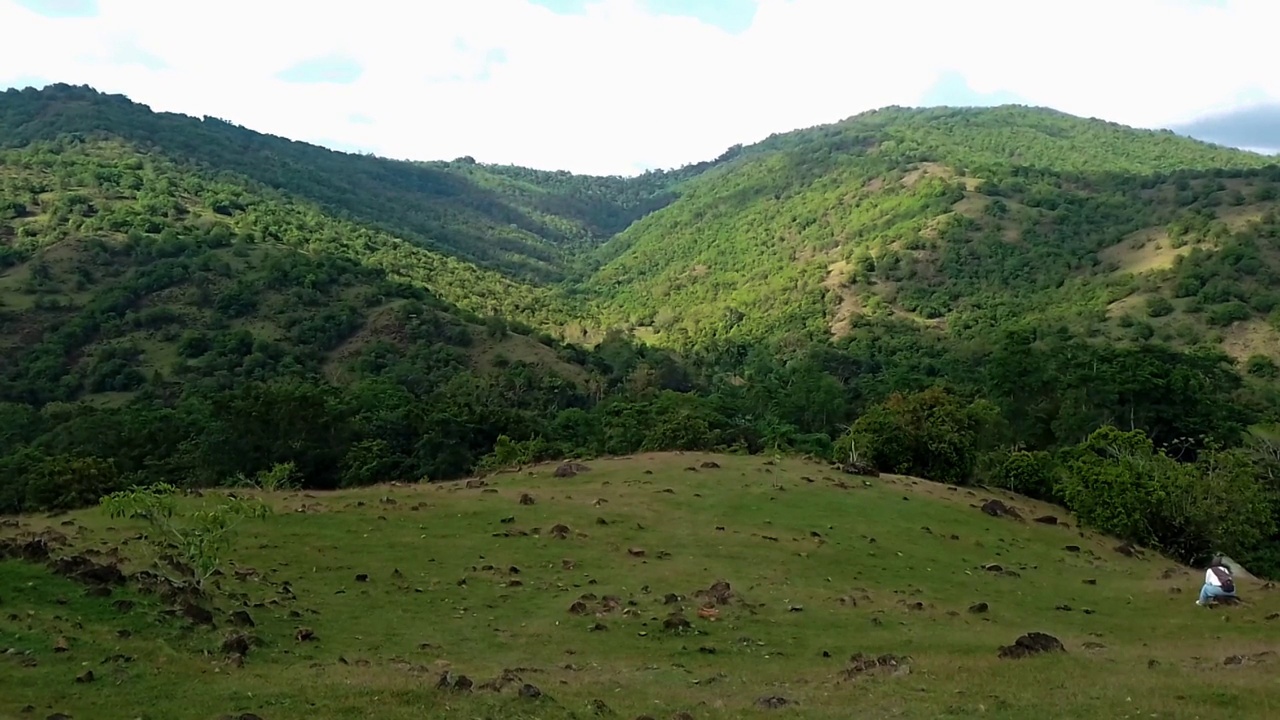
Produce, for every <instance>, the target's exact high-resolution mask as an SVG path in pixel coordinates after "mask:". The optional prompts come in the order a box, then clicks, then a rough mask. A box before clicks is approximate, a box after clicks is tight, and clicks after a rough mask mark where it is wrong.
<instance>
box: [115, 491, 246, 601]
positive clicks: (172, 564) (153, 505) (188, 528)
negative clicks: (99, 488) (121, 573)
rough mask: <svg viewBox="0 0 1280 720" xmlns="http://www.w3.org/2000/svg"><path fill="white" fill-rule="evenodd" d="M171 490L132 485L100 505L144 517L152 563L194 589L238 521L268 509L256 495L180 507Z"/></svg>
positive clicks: (214, 566)
mask: <svg viewBox="0 0 1280 720" xmlns="http://www.w3.org/2000/svg"><path fill="white" fill-rule="evenodd" d="M176 493H177V489H176V488H174V487H173V486H172V485H166V484H163V483H158V484H155V485H150V486H146V487H133V488H130V489H128V490H121V491H119V492H115V493H112V494H110V495H107V496H106V497H103V498H102V500H101V505H102V509H103V510H104V511H106V513H107V514H108V515H109V516H111V517H112V518H126V519H130V520H142V521H144V522H145V523H146V524H147V526H148V527H149V528H150V531H151V532H150V533H149V534H148V535H147V536H146V541H147V543H148V544H149V545H150V546H151V548H152V550H153V553H154V555H155V558H156V566H157V567H158V568H160V569H162V570H167V571H169V572H172V573H174V574H176V575H177V576H178V577H177V578H175V579H177V580H180V581H183V582H188V581H189V582H190V583H191V584H192V585H193V586H194V587H195V588H196V589H197V590H198V589H201V588H203V587H204V583H205V581H206V580H208V579H209V577H210V576H211V575H213V573H214V572H215V571H217V570H218V569H219V568H220V566H221V564H222V561H223V558H224V555H225V553H226V551H227V550H228V549H229V548H230V547H231V545H232V543H233V541H234V531H235V529H236V528H237V527H238V526H239V525H240V523H241V522H242V521H244V520H246V519H252V518H262V517H265V516H266V515H268V514H269V513H270V508H269V507H268V506H267V505H265V504H264V503H262V502H260V501H258V500H252V499H245V498H238V497H231V496H227V497H224V498H221V499H219V500H218V501H217V503H216V504H214V505H213V506H212V507H203V508H199V509H194V510H193V509H189V508H186V507H181V506H180V505H179V503H178V501H177V498H176ZM164 553H172V554H173V555H174V557H175V558H176V561H175V560H174V559H170V558H168V557H167V556H164V557H163V558H162V555H163V554H164Z"/></svg>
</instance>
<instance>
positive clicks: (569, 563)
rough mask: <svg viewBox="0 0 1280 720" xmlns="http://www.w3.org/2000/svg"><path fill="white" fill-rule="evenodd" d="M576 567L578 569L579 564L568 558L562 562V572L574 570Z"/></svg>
mask: <svg viewBox="0 0 1280 720" xmlns="http://www.w3.org/2000/svg"><path fill="white" fill-rule="evenodd" d="M576 567H578V563H577V562H575V561H573V560H570V559H568V558H565V559H564V560H561V561H560V569H562V570H572V569H574V568H576Z"/></svg>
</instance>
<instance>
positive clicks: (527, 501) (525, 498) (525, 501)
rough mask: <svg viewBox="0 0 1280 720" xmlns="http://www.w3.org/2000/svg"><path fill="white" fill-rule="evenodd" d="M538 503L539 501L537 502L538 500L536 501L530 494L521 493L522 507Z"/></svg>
mask: <svg viewBox="0 0 1280 720" xmlns="http://www.w3.org/2000/svg"><path fill="white" fill-rule="evenodd" d="M536 502H538V501H537V500H534V499H533V496H532V495H530V494H529V493H520V504H521V505H533V504H534V503H536Z"/></svg>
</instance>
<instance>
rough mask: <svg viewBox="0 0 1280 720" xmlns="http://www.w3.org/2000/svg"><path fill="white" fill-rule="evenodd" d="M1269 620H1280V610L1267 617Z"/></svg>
mask: <svg viewBox="0 0 1280 720" xmlns="http://www.w3.org/2000/svg"><path fill="white" fill-rule="evenodd" d="M1266 619H1267V620H1280V612H1273V613H1271V614H1270V615H1268V616H1267V617H1266Z"/></svg>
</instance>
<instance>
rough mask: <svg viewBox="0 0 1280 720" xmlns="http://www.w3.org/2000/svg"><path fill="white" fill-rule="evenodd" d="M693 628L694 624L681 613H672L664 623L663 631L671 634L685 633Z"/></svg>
mask: <svg viewBox="0 0 1280 720" xmlns="http://www.w3.org/2000/svg"><path fill="white" fill-rule="evenodd" d="M692 627H693V624H692V623H690V622H689V621H688V620H686V619H685V617H684V616H683V615H681V614H680V613H672V614H671V615H669V616H668V617H667V619H666V620H663V621H662V629H663V630H669V631H671V632H684V631H685V630H689V629H690V628H692Z"/></svg>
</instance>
